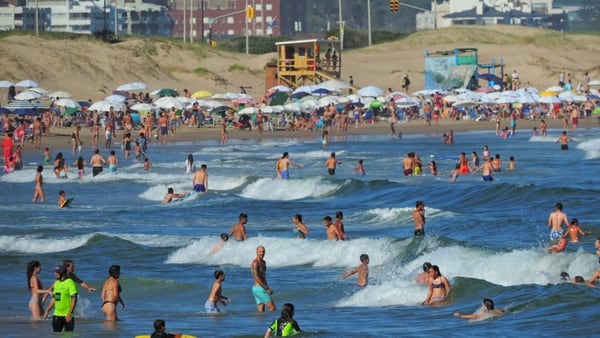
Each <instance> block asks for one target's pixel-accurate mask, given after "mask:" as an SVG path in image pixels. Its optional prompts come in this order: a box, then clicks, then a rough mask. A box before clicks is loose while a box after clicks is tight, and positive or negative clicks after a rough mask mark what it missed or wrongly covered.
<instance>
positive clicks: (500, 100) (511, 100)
mask: <svg viewBox="0 0 600 338" xmlns="http://www.w3.org/2000/svg"><path fill="white" fill-rule="evenodd" d="M518 102H519V97H514V96H500V97H499V98H498V99H497V100H496V103H497V104H503V103H518Z"/></svg>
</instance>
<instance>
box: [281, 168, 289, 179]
mask: <svg viewBox="0 0 600 338" xmlns="http://www.w3.org/2000/svg"><path fill="white" fill-rule="evenodd" d="M288 178H290V172H289V171H287V170H282V171H281V179H284V180H287V179H288Z"/></svg>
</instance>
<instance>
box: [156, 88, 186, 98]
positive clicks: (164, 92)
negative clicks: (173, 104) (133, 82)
mask: <svg viewBox="0 0 600 338" xmlns="http://www.w3.org/2000/svg"><path fill="white" fill-rule="evenodd" d="M150 95H152V96H173V97H175V96H179V93H177V91H176V90H175V89H171V88H162V89H158V90H155V91H153V92H152V93H150Z"/></svg>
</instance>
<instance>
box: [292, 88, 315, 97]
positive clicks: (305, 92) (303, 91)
mask: <svg viewBox="0 0 600 338" xmlns="http://www.w3.org/2000/svg"><path fill="white" fill-rule="evenodd" d="M311 94H312V86H300V87H298V88H296V89H295V90H294V91H293V92H292V95H290V96H291V97H293V98H303V97H306V96H309V95H311Z"/></svg>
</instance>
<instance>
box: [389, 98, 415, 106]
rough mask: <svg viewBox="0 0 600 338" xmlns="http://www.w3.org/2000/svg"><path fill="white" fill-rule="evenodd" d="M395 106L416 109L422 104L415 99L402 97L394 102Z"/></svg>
mask: <svg viewBox="0 0 600 338" xmlns="http://www.w3.org/2000/svg"><path fill="white" fill-rule="evenodd" d="M394 104H395V105H396V107H414V106H418V105H419V104H421V102H419V100H417V99H415V98H414V97H401V98H399V99H397V100H394Z"/></svg>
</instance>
